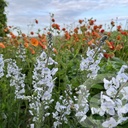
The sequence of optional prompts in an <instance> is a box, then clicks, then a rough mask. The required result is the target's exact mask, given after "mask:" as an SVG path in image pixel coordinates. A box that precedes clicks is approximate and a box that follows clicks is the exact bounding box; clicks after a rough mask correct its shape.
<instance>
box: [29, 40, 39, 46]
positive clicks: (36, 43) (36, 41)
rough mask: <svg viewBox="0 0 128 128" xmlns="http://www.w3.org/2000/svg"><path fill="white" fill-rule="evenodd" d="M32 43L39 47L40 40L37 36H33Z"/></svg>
mask: <svg viewBox="0 0 128 128" xmlns="http://www.w3.org/2000/svg"><path fill="white" fill-rule="evenodd" d="M31 44H32V45H33V46H35V47H37V46H38V44H39V41H38V40H37V39H36V38H31Z"/></svg>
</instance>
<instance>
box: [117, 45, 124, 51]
mask: <svg viewBox="0 0 128 128" xmlns="http://www.w3.org/2000/svg"><path fill="white" fill-rule="evenodd" d="M122 48H123V46H122V45H121V44H118V45H116V47H115V50H121V49H122Z"/></svg>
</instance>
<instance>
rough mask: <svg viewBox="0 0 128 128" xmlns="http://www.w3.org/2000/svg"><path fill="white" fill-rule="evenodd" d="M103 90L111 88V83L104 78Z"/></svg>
mask: <svg viewBox="0 0 128 128" xmlns="http://www.w3.org/2000/svg"><path fill="white" fill-rule="evenodd" d="M103 82H104V88H105V89H106V90H107V89H108V88H109V87H110V86H112V81H109V80H107V79H106V78H104V79H103Z"/></svg>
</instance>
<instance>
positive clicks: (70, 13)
mask: <svg viewBox="0 0 128 128" xmlns="http://www.w3.org/2000/svg"><path fill="white" fill-rule="evenodd" d="M6 1H7V2H8V7H7V8H6V11H5V13H6V15H7V25H9V26H15V27H17V28H19V29H20V30H21V31H22V32H24V33H28V32H29V31H37V30H38V29H40V30H43V28H45V27H47V26H49V25H50V13H53V14H54V17H55V20H56V23H58V24H60V26H62V27H63V26H68V25H71V24H74V26H75V25H77V24H78V20H79V19H90V18H93V19H96V20H97V21H96V23H97V24H103V25H104V24H107V25H108V24H110V22H111V20H112V19H113V20H115V19H117V18H118V20H117V24H122V25H123V26H124V28H125V27H126V22H128V0H117V1H115V0H6ZM35 19H37V20H38V21H39V24H38V25H36V24H33V23H34V21H35Z"/></svg>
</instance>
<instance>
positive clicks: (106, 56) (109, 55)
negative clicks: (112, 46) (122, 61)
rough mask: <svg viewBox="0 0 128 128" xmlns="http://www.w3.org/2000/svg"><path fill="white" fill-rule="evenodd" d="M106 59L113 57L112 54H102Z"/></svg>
mask: <svg viewBox="0 0 128 128" xmlns="http://www.w3.org/2000/svg"><path fill="white" fill-rule="evenodd" d="M104 57H105V58H106V59H108V58H112V57H114V53H104Z"/></svg>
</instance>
